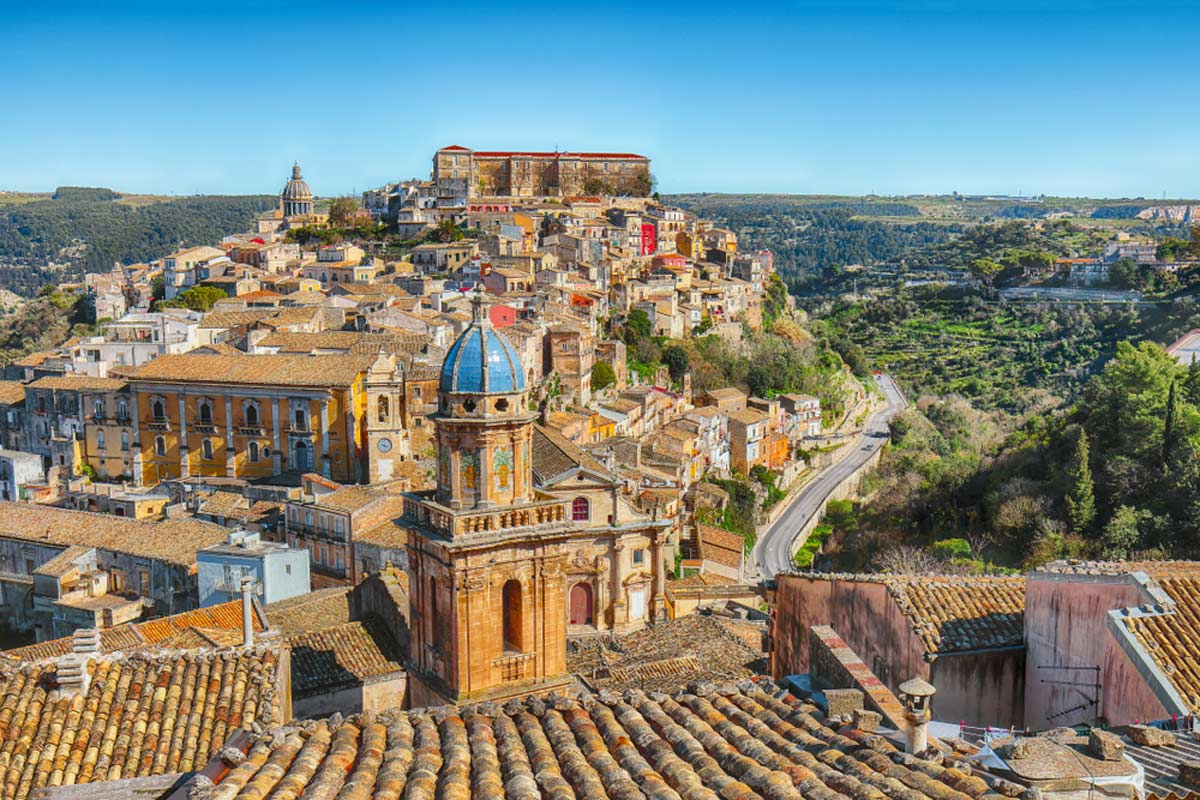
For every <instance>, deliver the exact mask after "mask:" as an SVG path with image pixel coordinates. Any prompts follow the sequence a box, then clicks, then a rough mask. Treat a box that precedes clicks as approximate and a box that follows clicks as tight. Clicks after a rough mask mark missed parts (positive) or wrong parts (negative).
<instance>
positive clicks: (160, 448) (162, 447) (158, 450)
mask: <svg viewBox="0 0 1200 800" xmlns="http://www.w3.org/2000/svg"><path fill="white" fill-rule="evenodd" d="M154 453H155V455H160V456H165V455H166V454H167V440H166V439H164V438H163V437H161V436H155V437H154Z"/></svg>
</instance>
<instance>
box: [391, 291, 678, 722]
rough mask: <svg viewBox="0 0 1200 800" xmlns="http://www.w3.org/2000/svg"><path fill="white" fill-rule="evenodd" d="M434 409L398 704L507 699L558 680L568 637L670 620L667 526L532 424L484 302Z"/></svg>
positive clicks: (517, 366)
mask: <svg viewBox="0 0 1200 800" xmlns="http://www.w3.org/2000/svg"><path fill="white" fill-rule="evenodd" d="M438 389H439V392H438V411H437V413H436V414H435V415H434V416H433V421H434V424H435V426H436V441H437V447H438V480H437V488H436V489H435V490H431V491H429V492H422V493H411V494H409V495H407V496H406V498H405V507H404V516H403V519H402V521H401V524H402V525H403V526H404V527H405V528H406V529H407V530H408V531H409V537H408V540H409V544H408V548H409V553H408V569H409V594H410V600H411V603H412V608H411V616H410V619H411V631H410V648H411V650H410V659H409V670H410V684H409V694H410V697H409V700H410V702H411V704H412V705H414V706H420V705H430V704H436V703H444V702H470V701H478V700H483V699H493V700H496V699H504V698H508V697H515V696H519V695H525V694H529V693H545V692H549V691H552V690H554V689H556V688H563V687H565V686H567V685H568V684H569V683H570V681H571V678H570V676H569V675H568V673H567V665H566V647H567V638H568V636H571V635H589V634H596V633H601V632H609V631H611V632H618V633H619V632H626V631H630V630H636V629H637V628H640V627H642V626H644V625H647V624H652V623H654V622H655V621H657V620H660V619H663V618H664V616H665V604H664V603H665V593H664V574H665V573H664V564H663V545H664V543H665V539H666V534H667V527H668V526H667V523H666V522H665V521H661V522H660V521H658V520H654V519H650V518H648V517H646V516H644V515H642V514H640V513H638V512H637V511H636V510H634V508H633V506H632V505H631V503H630V501H629V498H628V496H627V495H626V493H625V491H624V487H623V486H622V484H621V482H620V481H619V480H617V479H616V478H615V477H613V476H612V475H611V474H609V473H608V472H606V471H605V470H604V469H603V468H602V467H601V466H600V465H599V464H598V463H596V462H595V461H593V460H592V459H590V458H589V457H587V456H586V455H585V454H583V453H582V452H580V451H579V450H578V449H576V448H575V447H574V446H573V445H571V444H570V442H567V441H566V440H565V439H562V438H561V437H559V436H558V435H557V434H555V433H554V432H552V431H548V430H545V429H543V428H540V427H539V426H537V425H536V424H535V422H534V420H535V415H534V414H533V413H532V412H531V411H530V406H529V392H528V387H527V385H526V381H525V370H524V368H523V367H522V364H521V361H520V358H519V356H518V355H517V352H516V350H515V349H514V348H513V346H512V345H511V344H510V343H509V342H508V340H507V339H506V338H505V337H504V335H503V334H502V333H500V332H499V331H498V330H496V329H495V328H493V327H492V325H491V322H490V320H489V319H488V315H487V313H486V311H485V309H484V308H483V304H482V301H481V300H479V299H478V298H477V299H476V301H475V313H474V321H473V323H472V325H471V326H470V327H469V328H468V329H467V330H466V331H465V332H464V333H463V334H462V336H461V337H459V339H458V340H457V341H456V342H455V343H454V345H453V346H452V347H451V349H450V351H449V352H448V354H447V357H446V360H445V363H444V364H443V367H442V371H441V374H440V378H439V384H438Z"/></svg>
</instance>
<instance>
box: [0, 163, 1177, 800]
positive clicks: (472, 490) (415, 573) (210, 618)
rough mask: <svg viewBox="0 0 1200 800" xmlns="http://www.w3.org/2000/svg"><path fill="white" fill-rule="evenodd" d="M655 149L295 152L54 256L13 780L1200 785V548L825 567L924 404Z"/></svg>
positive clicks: (1130, 791) (6, 493) (1, 388)
mask: <svg viewBox="0 0 1200 800" xmlns="http://www.w3.org/2000/svg"><path fill="white" fill-rule="evenodd" d="M650 167H651V164H650V160H649V159H648V158H646V157H644V156H641V155H637V154H633V153H621V152H612V153H608V152H599V153H591V152H582V153H575V152H557V151H555V152H537V151H513V152H508V151H505V152H497V151H477V150H470V149H467V148H465V147H461V146H458V145H454V146H449V147H445V148H443V149H441V150H438V151H437V152H436V153H435V154H434V155H433V164H432V170H431V174H430V176H429V178H428V179H414V180H408V181H400V182H395V183H390V184H387V185H385V186H382V187H380V188H378V189H374V190H370V191H367V192H364V193H363V194H362V197H361V201H360V200H358V199H351V198H321V197H319V196H318V195H317V194H316V193H315V192H314V190H313V188H311V187H310V185H309V183H308V182H307V181H306V179H305V176H304V174H303V171H302V169H301V167H300V166H299V165H298V164H297V165H295V166H294V167H293V168H292V170H291V173H290V177H289V178H287V180H286V183H285V184H284V185H283V188H282V189H281V191H280V192H279V196H278V204H277V206H276V207H275V208H274V209H272V210H269V211H267V212H265V213H262V214H260V215H259V216H257V217H256V218H255V219H254V220H253V222H252V225H251V226H250V229H249V230H246V231H243V232H238V233H234V234H231V235H228V236H226V237H224V238H222V239H220V240H219V241H212V242H209V243H202V244H196V245H194V246H189V247H186V248H182V249H179V250H177V251H176V252H172V253H170V254H169V255H167V256H166V257H164V258H162V259H159V260H155V261H151V262H149V263H137V264H117V265H115V266H114V267H113V268H112V270H111V271H110V272H102V273H89V274H87V275H85V277H84V279H83V280H82V281H69V282H64V283H60V284H58V285H56V286H53V287H49V288H48V289H47V290H46V291H45V292H44V293H43V299H44V300H45V301H46V302H47V303H48V304H49V305H50V306H55V305H56V304H57V305H58V306H62V307H68V306H70V307H82V308H86V309H88V313H89V319H88V321H87V323H86V325H85V326H84V328H83V329H80V328H77V329H76V330H75V331H74V332H73V333H72V334H71V335H70V336H69V338H67V339H66V340H65V341H62V342H61V343H57V344H56V345H55V346H53V347H50V348H47V349H41V350H37V351H35V352H32V353H30V354H28V355H26V356H24V357H21V358H18V359H16V360H13V361H12V362H11V363H9V364H7V365H5V367H4V376H3V377H4V380H3V381H0V448H2V449H0V615H2V619H0V622H2V623H3V625H2V626H0V636H2V637H3V639H2V640H0V646H2V647H3V649H0V684H3V688H4V700H3V702H2V703H0V782H2V783H3V791H2V792H0V794H2V795H3V797H5V798H13V799H14V800H25V799H26V798H45V799H47V800H72V799H75V798H79V799H82V800H87V799H88V798H95V799H96V800H101V799H106V798H118V797H122V798H123V797H153V798H172V800H183V798H189V800H191V799H192V798H223V800H233V799H234V798H243V797H244V798H251V797H255V798H260V797H272V798H292V797H304V798H335V797H336V798H395V797H400V796H402V795H403V796H404V797H406V798H433V797H436V798H461V797H467V796H478V797H488V798H500V797H510V796H512V797H521V798H528V799H529V800H534V799H535V798H545V797H556V798H573V797H588V798H591V797H613V798H617V797H620V798H635V797H642V796H653V797H656V798H679V797H687V798H708V799H709V800H711V798H715V797H717V796H721V797H738V798H743V797H744V798H755V797H762V798H801V797H820V798H835V797H855V798H858V797H862V798H884V797H896V798H912V800H923V799H924V798H999V797H1023V798H1038V797H1044V796H1047V797H1055V798H1063V799H1064V800H1067V799H1068V798H1075V797H1085V796H1102V797H1134V796H1137V797H1146V796H1153V797H1159V798H1163V799H1164V800H1165V799H1166V798H1168V797H1173V796H1180V797H1182V796H1186V795H1187V794H1188V793H1190V792H1194V791H1200V762H1198V761H1197V759H1198V757H1200V756H1198V751H1197V749H1196V745H1195V742H1194V741H1193V739H1192V734H1191V730H1192V728H1193V725H1194V715H1195V714H1196V713H1197V712H1200V676H1198V675H1197V671H1196V668H1195V658H1196V642H1197V641H1200V639H1198V638H1197V637H1198V631H1197V630H1196V628H1195V620H1196V618H1197V615H1196V611H1197V603H1198V602H1200V583H1198V581H1200V571H1198V568H1197V565H1196V562H1184V561H1164V560H1143V561H1131V560H1114V561H1108V562H1083V561H1080V560H1065V559H1064V560H1049V561H1046V562H1043V563H1039V564H1037V565H1036V567H1035V568H1034V569H1032V570H1028V571H1026V572H1025V573H1023V574H1022V573H1017V572H1015V571H1012V570H1008V571H1004V574H987V570H978V569H971V570H967V569H956V568H955V567H957V566H961V563H959V562H962V561H966V560H967V559H964V558H959V559H957V560H955V559H948V560H946V561H943V562H939V563H941V564H943V565H944V566H945V567H946V568H945V569H944V570H943V572H944V573H945V574H942V573H941V572H938V571H937V570H932V571H931V570H925V572H926V573H927V574H922V575H913V574H904V571H903V570H893V571H891V572H888V573H886V574H885V573H869V574H849V573H836V572H819V571H812V567H813V566H814V563H815V560H816V556H817V552H818V551H819V550H820V549H821V548H822V545H823V543H824V541H825V537H827V536H828V535H829V534H830V532H831V527H830V526H829V525H823V524H821V523H822V520H823V518H828V519H832V518H833V517H834V516H836V515H835V514H834V512H833V511H832V508H834V507H832V506H830V503H832V502H839V503H843V504H845V500H844V498H847V497H858V496H861V495H863V494H867V493H869V492H870V491H871V488H870V487H869V486H868V485H867V476H870V475H871V474H872V470H873V469H874V468H875V466H876V465H877V464H878V463H879V458H880V454H881V453H882V452H883V450H882V448H883V443H884V442H886V441H887V440H888V437H889V435H890V433H891V431H890V429H889V422H891V421H892V420H893V418H894V417H895V416H896V415H897V414H899V413H901V412H902V411H903V410H904V409H905V408H906V407H908V406H909V401H908V399H907V398H906V397H905V396H904V394H903V392H902V391H901V390H900V388H899V386H898V385H897V384H896V383H895V382H894V381H892V379H891V378H890V377H889V376H887V375H881V374H878V373H874V374H873V373H871V372H870V371H869V370H864V369H862V368H861V364H858V363H848V361H855V359H853V358H849V355H850V354H849V353H847V356H848V361H844V360H843V358H842V356H841V355H840V354H839V352H838V351H837V350H836V349H835V348H834V347H832V346H831V345H830V343H829V342H828V341H827V340H826V339H819V338H818V337H817V336H814V334H813V332H811V331H810V330H809V329H808V327H807V325H806V322H807V321H806V318H805V315H804V314H803V313H802V312H798V311H797V310H796V308H795V303H794V301H793V300H792V298H790V297H789V296H788V293H787V290H786V288H784V285H783V282H782V281H781V280H780V277H779V276H778V275H776V273H775V264H774V257H773V255H772V253H771V252H770V251H768V250H755V249H749V250H746V249H745V248H743V247H741V246H740V243H739V238H738V235H737V234H736V233H735V232H734V231H732V230H729V229H727V228H723V227H721V226H719V225H717V224H714V223H713V222H712V221H709V220H706V219H704V218H703V217H702V216H700V215H699V214H697V213H693V212H690V211H687V210H685V209H683V208H679V207H673V206H671V205H669V204H667V203H665V202H663V201H662V200H661V199H660V198H659V196H658V195H657V194H656V193H655V191H654V190H655V183H654V178H653V175H652V173H651V169H650ZM1114 252H1115V251H1114ZM876 485H877V484H876ZM952 541H959V540H952ZM964 545H965V543H964ZM943 549H945V548H943ZM952 555H960V554H957V553H955V554H952ZM967 555H970V551H969V550H968V551H967ZM997 572H999V571H997Z"/></svg>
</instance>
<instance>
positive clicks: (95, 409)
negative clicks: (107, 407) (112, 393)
mask: <svg viewBox="0 0 1200 800" xmlns="http://www.w3.org/2000/svg"><path fill="white" fill-rule="evenodd" d="M92 415H93V416H96V417H103V416H104V401H103V400H101V399H99V398H96V399H95V400H93V401H92Z"/></svg>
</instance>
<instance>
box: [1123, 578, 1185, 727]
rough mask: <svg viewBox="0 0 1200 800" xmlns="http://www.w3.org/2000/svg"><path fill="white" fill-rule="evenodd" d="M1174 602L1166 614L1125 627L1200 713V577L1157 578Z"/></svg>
mask: <svg viewBox="0 0 1200 800" xmlns="http://www.w3.org/2000/svg"><path fill="white" fill-rule="evenodd" d="M1156 582H1157V584H1158V586H1159V588H1161V589H1162V590H1163V591H1164V592H1166V593H1167V595H1168V596H1169V597H1170V598H1171V600H1173V601H1174V605H1173V606H1168V607H1167V608H1166V611H1165V613H1162V614H1150V615H1146V616H1130V617H1125V624H1126V625H1128V626H1129V630H1130V631H1132V632H1133V635H1134V636H1136V637H1137V639H1138V641H1139V642H1141V644H1142V646H1143V647H1144V648H1145V649H1146V652H1147V653H1149V655H1150V657H1151V658H1152V659H1153V660H1154V663H1155V664H1157V665H1158V668H1159V669H1160V670H1162V672H1163V674H1165V675H1166V676H1167V680H1169V681H1170V682H1171V684H1172V685H1173V686H1174V687H1175V689H1176V690H1178V692H1179V695H1180V697H1182V698H1183V700H1184V702H1185V703H1187V704H1188V705H1189V706H1190V707H1191V709H1192V711H1193V713H1198V712H1200V576H1195V577H1165V578H1157V579H1156Z"/></svg>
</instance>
